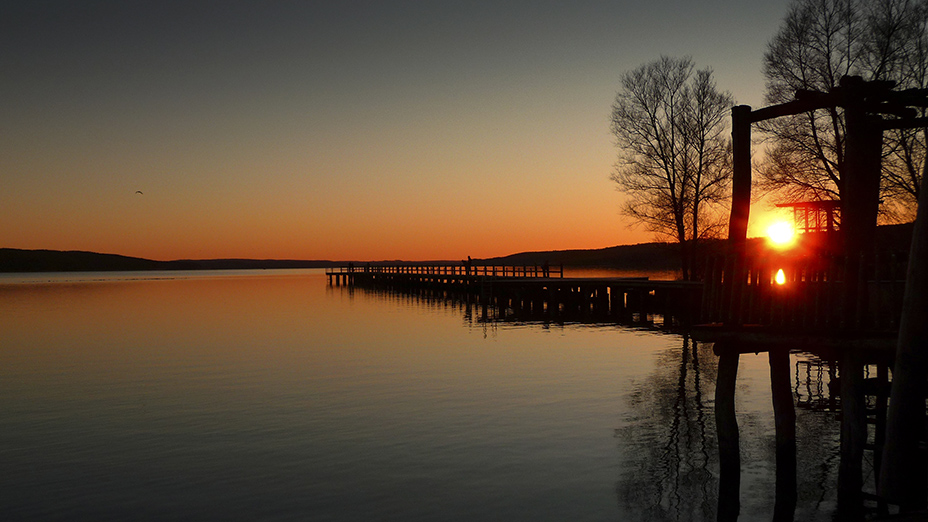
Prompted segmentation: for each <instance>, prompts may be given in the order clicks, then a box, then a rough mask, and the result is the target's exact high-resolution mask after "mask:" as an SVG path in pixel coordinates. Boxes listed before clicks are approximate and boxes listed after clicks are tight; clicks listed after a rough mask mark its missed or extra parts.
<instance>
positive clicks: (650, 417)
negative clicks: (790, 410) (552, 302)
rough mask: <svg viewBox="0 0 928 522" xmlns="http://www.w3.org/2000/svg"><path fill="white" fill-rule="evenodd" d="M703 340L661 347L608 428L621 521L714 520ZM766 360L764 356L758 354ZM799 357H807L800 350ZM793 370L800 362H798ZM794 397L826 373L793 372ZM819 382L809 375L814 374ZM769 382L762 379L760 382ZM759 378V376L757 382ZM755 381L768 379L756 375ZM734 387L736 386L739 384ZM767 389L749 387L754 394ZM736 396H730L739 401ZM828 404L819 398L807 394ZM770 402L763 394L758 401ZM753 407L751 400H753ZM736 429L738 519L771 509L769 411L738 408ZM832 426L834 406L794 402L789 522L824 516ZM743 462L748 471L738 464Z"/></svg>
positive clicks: (711, 416)
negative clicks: (619, 466)
mask: <svg viewBox="0 0 928 522" xmlns="http://www.w3.org/2000/svg"><path fill="white" fill-rule="evenodd" d="M712 346H713V345H712V344H702V343H696V342H693V341H689V340H688V339H686V338H684V339H683V343H682V348H673V349H669V350H667V351H666V352H664V353H662V354H661V355H660V356H659V357H660V359H659V360H658V362H657V368H656V371H655V372H654V373H653V374H652V375H650V376H649V377H648V379H646V380H645V381H643V382H640V383H636V385H635V386H634V391H633V393H632V395H631V396H630V398H629V406H630V413H629V417H628V418H626V419H625V421H624V422H623V425H624V427H623V428H622V429H619V430H616V437H617V438H618V439H620V444H619V451H621V452H622V454H623V455H622V461H623V462H624V463H625V468H624V470H623V471H622V473H621V476H620V477H619V480H618V483H617V485H616V493H617V496H618V501H619V503H620V507H621V509H622V511H623V512H625V513H627V517H626V518H628V519H632V520H654V521H661V520H672V521H703V520H705V521H708V520H712V521H714V520H716V512H717V507H718V506H717V502H718V484H719V483H718V472H719V469H718V466H719V454H718V442H717V437H716V431H715V430H716V428H715V412H714V404H713V397H714V393H715V382H716V380H717V370H718V357H717V356H716V355H715V354H714V353H713V351H712ZM760 356H761V357H764V358H766V356H765V355H764V354H761V355H760ZM800 360H801V361H807V360H808V357H806V356H800ZM796 367H797V368H802V369H805V366H800V365H799V364H797V366H796ZM793 377H794V379H795V380H793V386H794V397H793V398H794V400H796V399H800V403H801V402H802V401H801V399H802V398H803V397H802V395H801V393H799V392H800V390H799V389H797V388H795V386H799V384H797V383H801V384H802V385H803V386H806V385H807V384H809V385H811V386H814V387H815V389H821V390H826V393H827V389H828V378H829V376H828V375H825V376H824V377H822V376H813V377H811V378H812V379H813V381H812V382H811V383H806V382H805V380H806V379H808V378H809V377H808V376H807V374H806V373H805V372H802V375H801V376H800V375H799V373H797V374H795V375H794V376H793ZM823 378H824V382H815V379H823ZM767 382H769V381H767ZM757 384H761V383H757ZM764 384H767V383H766V382H764ZM739 391H744V388H741V387H740V386H739ZM768 393H769V388H768V389H766V390H763V389H760V388H758V389H757V390H755V391H754V394H755V395H758V396H759V397H758V398H760V399H761V400H763V399H762V397H763V396H768V397H769V395H767V394H768ZM742 399H743V397H741V398H739V397H736V400H738V401H739V402H740V400H742ZM815 399H816V401H815V402H817V403H827V402H828V401H827V398H826V397H822V396H819V397H815ZM767 400H769V398H768V399H767ZM754 408H756V405H755V406H754ZM738 421H739V424H740V431H741V457H742V461H741V466H742V470H743V471H742V484H741V504H742V505H741V519H742V520H755V519H757V518H758V517H760V518H762V519H766V518H767V517H769V516H771V514H772V512H773V502H774V498H773V497H774V491H775V487H774V482H775V477H774V473H775V468H776V466H775V464H774V463H775V461H776V457H775V444H774V432H773V425H774V419H773V411H772V406H771V410H770V412H769V414H768V413H765V412H764V411H763V409H761V410H760V411H745V410H744V409H742V408H741V407H739V411H738ZM839 430H840V423H839V422H837V420H836V418H835V411H833V410H825V411H823V409H821V408H802V407H800V408H799V409H798V410H797V412H796V432H797V468H798V472H797V486H798V487H797V490H798V501H797V504H796V509H795V520H830V519H831V516H832V512H833V509H834V507H835V503H834V500H835V495H836V486H837V466H838V438H839V437H838V434H839ZM749 468H750V469H752V470H753V472H752V473H750V476H749V475H746V474H745V473H744V470H747V469H749Z"/></svg>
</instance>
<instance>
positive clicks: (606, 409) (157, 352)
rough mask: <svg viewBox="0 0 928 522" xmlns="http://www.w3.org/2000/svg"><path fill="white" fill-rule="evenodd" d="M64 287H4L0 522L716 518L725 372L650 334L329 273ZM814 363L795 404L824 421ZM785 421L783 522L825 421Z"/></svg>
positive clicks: (796, 385)
mask: <svg viewBox="0 0 928 522" xmlns="http://www.w3.org/2000/svg"><path fill="white" fill-rule="evenodd" d="M69 285H70V283H66V284H65V286H60V285H51V286H41V285H40V286H36V285H32V286H29V287H16V288H13V287H12V286H9V287H2V285H0V312H2V313H0V331H2V332H3V334H4V339H3V341H4V345H3V350H0V411H3V412H4V415H3V416H0V428H2V429H0V447H3V448H4V451H3V452H0V467H2V468H3V469H4V471H5V476H4V477H3V478H0V489H2V490H3V491H4V492H5V494H6V495H7V497H6V499H8V502H7V503H0V504H4V505H0V519H4V520H7V519H17V517H16V516H14V517H5V516H4V515H7V514H8V513H7V512H4V511H3V510H4V509H7V510H9V511H14V510H15V512H14V515H18V518H19V519H24V520H26V519H28V520H42V519H46V520H49V519H58V520H61V519H78V518H81V515H83V517H84V519H88V520H101V519H139V518H143V519H144V518H147V519H150V520H151V519H171V518H185V517H189V518H198V519H210V518H212V519H224V520H257V519H297V520H300V519H307V520H384V519H391V520H403V521H404V522H405V521H414V520H452V521H454V520H461V521H464V520H467V521H470V520H492V519H506V520H525V519H532V520H551V521H554V520H590V521H594V520H595V521H599V520H715V519H716V518H717V517H718V513H719V507H718V505H717V502H718V497H719V491H720V487H719V486H720V470H719V465H718V462H719V455H718V436H717V433H716V428H715V420H714V419H715V409H716V404H715V392H716V382H717V380H718V375H717V374H718V357H717V356H716V355H715V354H714V353H713V346H712V345H710V344H704V343H696V342H693V341H691V340H690V339H688V338H687V337H685V336H681V335H678V334H675V333H670V334H668V333H666V332H663V331H662V330H661V329H660V328H659V326H660V323H661V321H659V319H660V318H655V317H654V316H651V317H647V316H646V317H645V319H646V320H645V321H640V320H639V321H638V322H634V323H632V326H634V327H633V328H629V327H628V326H627V325H625V324H622V323H619V322H617V319H616V318H610V319H609V320H608V321H605V322H596V321H593V320H592V319H590V318H589V316H587V318H585V319H584V318H583V316H582V315H581V316H580V317H579V318H573V317H572V316H562V317H561V319H557V320H550V321H547V322H546V321H543V320H542V321H522V320H513V319H512V317H513V316H512V315H511V314H510V315H508V316H504V317H503V318H497V319H494V318H493V316H492V315H490V314H487V315H488V317H487V318H484V317H483V311H482V309H481V308H479V307H476V306H474V303H472V302H471V303H470V306H469V305H468V301H467V300H466V299H463V300H462V299H460V298H456V297H454V296H451V297H443V298H437V297H435V295H434V294H414V295H410V294H401V293H391V292H369V291H366V290H361V289H351V288H346V287H341V288H331V287H326V286H325V279H324V277H323V276H322V274H318V275H314V274H310V275H299V276H297V275H293V276H287V277H284V276H281V277H270V276H262V277H238V278H217V277H213V278H208V277H207V278H202V279H190V280H164V281H162V280H157V281H154V280H146V281H122V282H119V281H115V282H114V281H111V280H109V279H107V280H106V281H104V282H87V283H82V284H76V285H70V286H69ZM580 323H582V324H580ZM662 332H663V333H662ZM812 361H813V359H812V358H810V357H809V356H806V355H801V354H793V355H791V356H790V365H791V366H790V394H791V396H792V397H793V398H794V399H795V400H796V402H797V403H800V404H802V403H814V404H828V401H829V400H832V399H830V398H829V397H828V396H827V390H830V389H832V388H834V387H833V386H830V384H831V382H832V380H833V379H832V378H831V377H830V375H831V374H830V371H829V366H828V364H827V363H825V364H823V365H822V366H821V369H822V371H821V372H819V371H818V370H816V366H815V364H813V362H812ZM770 390H771V388H770V369H769V364H768V359H767V356H766V354H763V353H762V354H759V355H755V354H753V353H751V354H743V355H742V356H741V360H740V365H739V367H738V374H737V389H736V392H737V393H736V394H735V395H734V401H735V406H736V410H737V411H736V413H737V419H738V423H739V428H740V434H741V441H740V448H739V450H740V456H741V465H740V467H739V469H738V479H739V486H740V487H739V489H738V499H739V500H738V504H739V505H740V509H739V510H738V511H739V513H738V515H739V520H740V521H742V522H744V521H750V520H770V519H771V518H772V513H773V510H774V505H775V500H776V499H775V489H776V481H775V469H776V454H775V453H776V452H775V439H774V434H775V426H774V416H773V410H772V405H771V395H770ZM823 391H825V393H826V395H823ZM813 395H814V397H813ZM796 417H797V421H796V426H797V430H796V431H797V442H798V445H797V456H798V457H797V467H798V471H797V473H796V475H797V477H798V481H797V491H798V497H797V501H796V506H795V510H794V512H795V519H796V520H828V519H829V518H830V514H831V512H832V511H833V508H834V505H835V484H836V469H837V447H838V446H837V441H838V436H837V434H838V423H837V421H836V420H835V410H834V409H822V408H799V409H798V410H797V411H796ZM48 499H55V500H53V501H49V500H48ZM731 505H732V504H730V503H723V507H728V506H731ZM49 513H50V514H49ZM139 513H142V514H144V513H150V516H148V517H145V516H141V517H140V516H138V515H139ZM181 513H183V515H181ZM133 515H135V516H133Z"/></svg>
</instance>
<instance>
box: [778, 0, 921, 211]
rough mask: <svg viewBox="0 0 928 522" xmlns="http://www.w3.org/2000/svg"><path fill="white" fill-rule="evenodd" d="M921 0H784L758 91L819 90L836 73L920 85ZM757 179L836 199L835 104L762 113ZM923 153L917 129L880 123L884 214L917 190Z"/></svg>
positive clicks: (841, 131)
mask: <svg viewBox="0 0 928 522" xmlns="http://www.w3.org/2000/svg"><path fill="white" fill-rule="evenodd" d="M926 28H928V0H794V2H793V4H792V5H791V7H790V10H789V12H788V13H787V15H786V17H785V18H784V20H783V24H782V26H781V27H780V30H779V32H778V33H777V34H776V36H775V37H774V38H773V40H771V42H770V43H769V44H768V47H767V52H766V54H765V55H764V66H763V71H764V76H765V77H766V79H767V92H766V101H767V102H768V103H770V104H778V103H785V102H788V101H790V100H792V99H793V98H794V96H795V94H796V91H797V90H815V91H820V92H827V91H828V90H829V89H831V88H833V87H836V86H837V85H838V82H839V81H840V79H841V77H842V76H845V75H858V76H862V77H864V79H866V80H893V81H895V82H896V83H897V87H898V88H924V87H925V86H926V80H928V32H926ZM761 128H762V129H763V130H764V131H766V132H767V134H768V136H769V137H770V141H771V147H770V148H769V149H768V158H767V161H766V162H765V164H763V165H762V166H761V168H760V171H761V174H762V177H763V179H764V181H765V185H766V186H767V188H771V189H777V190H779V191H780V192H781V195H782V196H784V199H793V200H796V199H840V198H841V196H842V195H843V191H844V186H843V183H842V174H843V173H844V172H845V170H846V165H845V130H846V128H845V121H844V114H843V111H842V110H841V109H839V108H829V109H820V110H816V111H813V112H809V113H804V114H799V115H795V116H790V117H784V118H778V119H775V120H768V121H767V122H764V123H763V124H762V125H761ZM924 157H925V133H924V131H923V130H893V131H888V132H886V133H885V136H884V151H883V179H882V183H881V198H882V200H883V202H884V205H882V207H881V211H882V212H883V214H884V216H888V217H890V218H892V217H902V218H905V217H908V215H909V214H910V213H911V210H912V209H913V208H914V204H915V201H917V198H918V187H919V179H920V173H921V171H922V168H921V165H922V162H924Z"/></svg>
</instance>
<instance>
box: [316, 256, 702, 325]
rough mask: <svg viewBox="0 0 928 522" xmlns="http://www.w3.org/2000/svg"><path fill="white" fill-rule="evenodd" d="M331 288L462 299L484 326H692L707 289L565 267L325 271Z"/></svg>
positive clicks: (381, 267)
mask: <svg viewBox="0 0 928 522" xmlns="http://www.w3.org/2000/svg"><path fill="white" fill-rule="evenodd" d="M326 277H327V278H328V281H329V284H330V285H333V286H340V285H347V286H350V287H362V288H373V289H390V290H396V291H402V292H412V293H427V294H429V295H441V296H448V297H451V296H455V295H461V296H464V297H465V298H466V299H470V300H472V301H473V302H474V303H475V304H477V305H478V306H479V307H481V310H482V313H481V315H482V316H483V317H484V318H485V319H488V320H490V319H492V320H509V319H510V318H516V319H528V320H546V319H555V320H557V319H558V318H564V317H570V318H571V319H581V320H582V319H583V318H607V317H611V318H613V319H615V320H617V321H623V320H625V321H632V320H635V321H637V322H648V321H649V317H653V316H655V315H657V316H661V321H662V322H663V323H664V324H665V325H670V324H671V323H675V324H692V323H693V321H695V320H696V318H697V315H696V314H697V313H698V311H699V309H700V306H699V303H700V302H701V299H702V288H703V285H702V283H700V282H693V281H652V280H649V279H647V278H622V277H564V271H563V267H556V268H555V267H551V268H550V269H548V268H545V267H544V266H511V265H505V266H504V265H473V266H470V267H467V266H466V265H376V266H372V265H365V266H363V267H356V266H351V267H347V266H346V267H336V268H331V269H327V270H326Z"/></svg>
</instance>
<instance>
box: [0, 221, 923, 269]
mask: <svg viewBox="0 0 928 522" xmlns="http://www.w3.org/2000/svg"><path fill="white" fill-rule="evenodd" d="M911 230H912V225H911V223H909V224H903V225H888V226H883V227H879V230H878V234H877V237H876V238H875V243H874V247H876V248H878V249H879V250H883V251H887V250H888V251H896V252H902V251H907V250H908V248H909V241H910V238H911ZM763 241H764V240H763V239H761V238H755V239H753V240H751V243H753V244H754V245H756V246H755V248H758V249H759V248H762V245H763ZM724 247H725V242H724V241H722V240H712V241H707V242H705V243H704V244H703V245H702V248H701V249H700V256H703V257H706V256H709V255H713V254H719V253H722V252H723V251H724ZM368 262H369V263H371V264H394V265H395V264H419V263H421V264H441V265H448V264H457V263H462V262H463V261H462V260H418V261H414V260H379V261H375V260H341V261H331V260H294V259H178V260H173V261H155V260H152V259H143V258H139V257H129V256H122V255H117V254H100V253H95V252H83V251H61V250H22V249H16V248H0V272H91V271H130V270H260V269H281V268H328V267H334V266H344V265H347V264H348V263H353V264H355V265H356V266H359V267H360V266H363V265H364V264H366V263H368ZM473 262H474V263H476V264H486V265H516V266H521V265H542V264H544V263H548V264H551V265H563V266H566V267H580V268H608V269H618V270H640V271H673V270H676V269H677V268H678V267H679V245H677V244H674V243H640V244H637V245H620V246H614V247H609V248H600V249H590V250H554V251H545V252H521V253H518V254H512V255H508V256H503V257H493V258H485V259H477V258H475V259H474V260H473Z"/></svg>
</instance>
